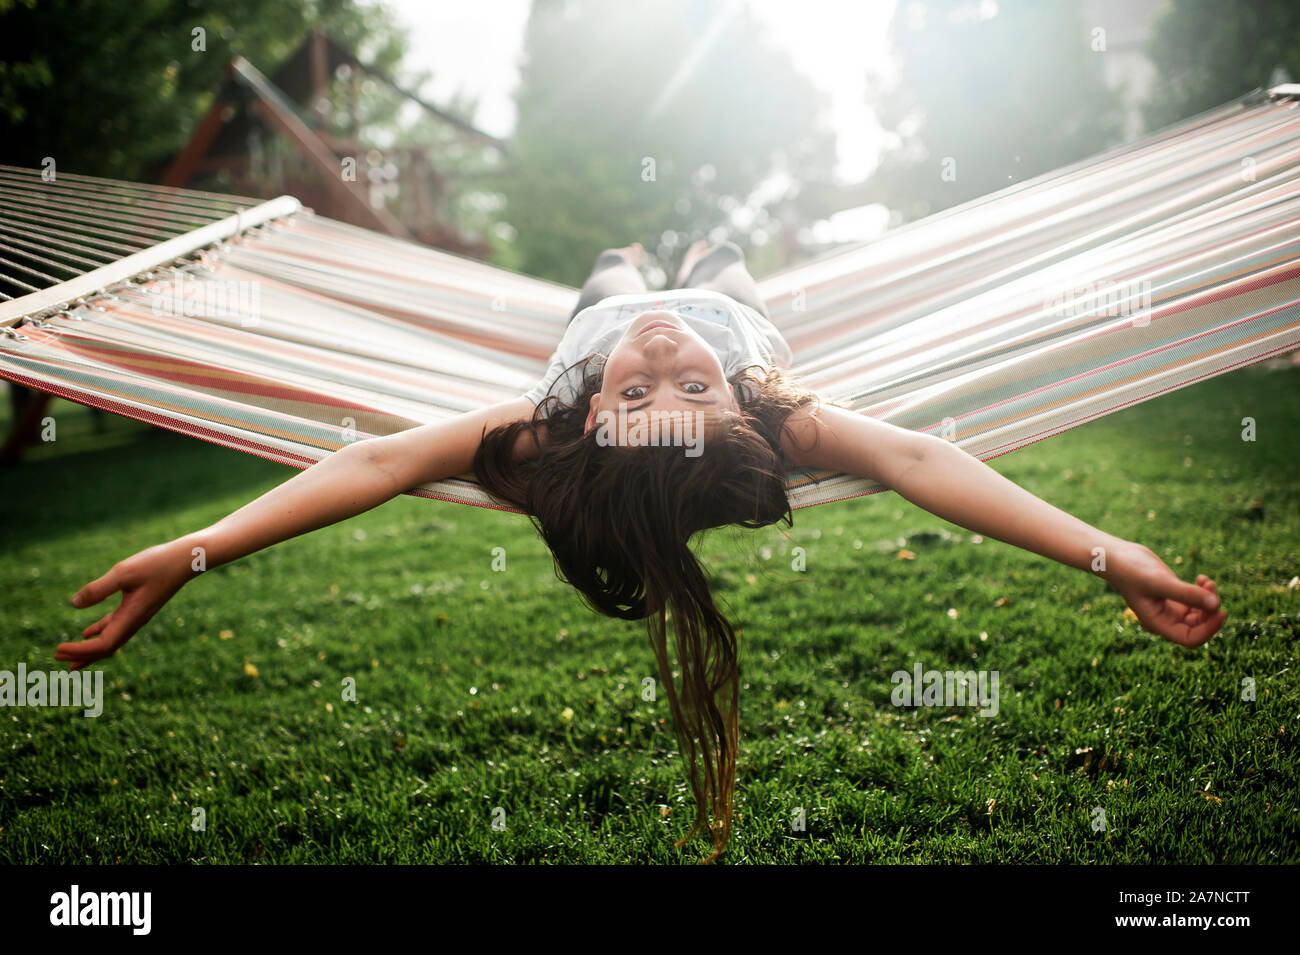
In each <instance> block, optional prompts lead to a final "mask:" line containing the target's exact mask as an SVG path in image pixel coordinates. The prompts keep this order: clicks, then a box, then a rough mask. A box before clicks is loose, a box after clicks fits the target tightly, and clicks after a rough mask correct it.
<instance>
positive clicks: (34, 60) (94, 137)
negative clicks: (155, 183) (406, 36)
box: [0, 0, 403, 179]
mask: <svg viewBox="0 0 1300 955" xmlns="http://www.w3.org/2000/svg"><path fill="white" fill-rule="evenodd" d="M314 26H320V27H323V28H324V29H326V30H327V31H328V32H330V33H332V34H333V35H334V36H336V37H337V38H338V39H339V40H340V41H342V42H344V43H346V44H349V45H351V46H352V47H353V48H354V49H358V50H359V51H360V52H363V53H364V58H366V59H368V60H369V61H371V62H374V63H376V65H379V66H382V67H391V66H393V65H394V64H396V62H397V61H398V60H399V59H400V58H401V55H402V52H403V37H402V35H401V34H400V32H398V31H397V30H396V29H395V28H394V27H393V26H392V25H391V23H390V21H389V19H388V14H387V13H385V12H384V11H383V9H382V8H378V7H369V6H366V7H362V6H360V5H359V4H358V3H357V2H356V0H186V2H174V0H40V2H37V0H0V142H3V143H4V153H3V160H4V161H5V162H7V163H10V164H14V165H21V166H33V167H35V166H40V165H41V161H42V160H43V159H44V157H46V156H52V157H54V158H55V160H56V162H57V163H58V164H59V168H61V169H65V170H67V171H70V172H77V173H82V174H89V175H101V176H111V177H118V178H126V179H139V178H142V173H143V170H145V169H146V168H148V167H149V166H150V165H151V164H154V163H157V162H159V161H161V160H162V159H163V158H165V157H167V156H169V155H171V154H172V153H174V152H175V151H176V150H178V149H179V148H181V147H182V146H183V145H184V144H185V142H186V141H187V140H188V139H189V137H190V136H191V135H192V133H193V130H194V127H195V124H196V123H197V122H198V120H199V119H200V118H201V116H202V114H203V111H204V110H205V109H206V108H207V106H208V105H209V103H210V102H211V99H212V96H213V95H214V94H215V92H216V90H217V89H218V88H219V86H220V85H221V82H222V80H223V79H224V72H223V70H224V66H225V63H226V61H227V60H228V59H229V58H230V56H231V55H232V54H235V53H239V54H241V55H243V56H244V57H245V58H246V59H248V60H249V62H251V63H253V64H254V65H255V66H257V67H259V68H260V69H262V70H263V72H269V71H270V70H271V68H272V67H273V66H274V65H275V64H278V63H279V62H280V61H281V60H282V59H283V58H284V57H285V56H287V55H288V54H289V53H290V52H292V50H293V49H294V48H295V47H296V46H297V45H298V44H299V43H300V42H301V41H302V39H303V37H304V36H305V35H306V32H307V31H308V30H309V29H310V28H311V27H314ZM196 29H202V30H203V34H202V41H203V43H202V45H203V46H204V47H205V49H203V50H198V49H195V47H196V45H198V44H197V42H196V34H195V33H194V31H195V30H196Z"/></svg>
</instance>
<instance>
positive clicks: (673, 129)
mask: <svg viewBox="0 0 1300 955" xmlns="http://www.w3.org/2000/svg"><path fill="white" fill-rule="evenodd" d="M1297 62H1300V4H1295V3H1294V2H1291V0H1252V2H1249V3H1246V2H1235V3H1232V2H1221V0H1054V2H1050V3H1044V2H1035V0H926V2H911V0H897V2H895V0H869V2H844V0H801V2H797V3H796V2H789V0H660V2H656V3H655V4H653V5H652V6H651V5H643V4H628V3H618V2H613V0H475V2H473V3H465V2H461V0H456V2H451V0H447V2H443V0H436V2H427V0H388V2H385V3H372V2H366V0H185V2H181V0H175V2H161V0H153V2H141V0H41V2H36V0H0V143H3V146H2V147H0V161H2V162H3V163H6V164H10V165H19V166H29V167H37V166H40V165H41V164H42V162H43V161H45V160H46V158H47V157H52V158H54V159H55V160H56V161H57V163H58V169H59V170H61V171H65V172H73V173H80V174H89V175H99V176H109V177H118V178H125V179H132V180H140V181H148V182H156V183H166V184H169V185H177V186H188V187H191V188H201V189H208V190H214V191H219V192H235V193H240V194H244V195H250V196H263V197H273V196H277V195H281V194H285V193H288V194H292V195H295V196H297V197H299V198H300V199H302V200H303V201H304V202H305V203H306V204H307V205H310V206H312V207H313V208H315V209H316V210H317V211H318V212H320V213H322V214H324V215H328V216H332V217H335V218H340V219H344V220H346V221H350V222H354V223H356V224H358V225H363V226H365V227H367V228H372V229H379V230H380V231H387V232H390V233H392V234H395V235H401V236H404V237H408V238H411V239H413V240H415V241H418V242H423V243H427V244H429V245H432V246H435V247H438V248H443V249H447V250H450V251H453V252H456V253H458V254H462V255H469V256H473V257H475V258H480V259H483V260H487V261H490V262H492V263H493V264H496V265H499V266H503V267H506V268H512V269H516V270H520V271H523V272H527V273H530V274H533V275H537V276H540V277H544V278H548V279H553V280H556V281H559V282H563V283H566V284H570V285H577V284H580V283H581V281H582V279H583V277H584V276H585V274H586V271H587V269H588V267H589V266H590V263H591V261H592V259H593V258H594V257H595V255H596V254H597V253H598V252H599V251H600V250H601V249H603V248H606V247H609V246H614V245H625V244H627V243H630V242H633V241H640V242H641V243H642V244H643V245H645V247H646V248H647V250H648V251H649V252H650V253H651V255H652V258H651V261H650V262H649V269H648V271H649V273H650V278H651V281H652V284H653V282H654V280H655V279H656V278H657V279H658V280H659V281H660V282H662V281H663V278H664V276H665V275H666V274H672V272H673V271H674V270H675V268H676V263H677V262H678V261H679V260H680V256H681V255H682V253H683V252H684V251H685V248H686V247H687V246H688V245H689V244H690V243H691V242H692V241H693V240H694V239H697V238H708V239H710V240H713V241H718V240H720V239H724V238H725V239H731V240H733V241H735V242H737V243H738V244H740V245H741V246H742V247H743V248H744V249H745V250H746V252H747V254H748V255H749V259H750V265H751V269H752V270H753V272H754V273H755V274H756V275H759V276H761V275H763V274H765V273H768V272H771V271H773V270H775V269H778V268H781V267H784V266H787V265H792V264H795V263H797V262H799V261H802V260H805V259H807V258H808V257H810V256H812V255H816V254H819V253H821V252H824V251H826V250H828V249H833V248H835V247H837V246H840V245H843V244H846V243H855V242H861V241H863V240H867V239H871V238H874V237H877V236H879V235H881V234H882V233H884V232H885V231H887V230H888V229H890V228H893V227H896V226H898V225H900V224H902V223H905V222H908V221H910V220H913V219H916V218H919V217H922V216H925V215H928V214H931V213H935V212H939V211H941V210H943V209H945V208H948V207H950V206H953V205H955V204H957V203H961V202H963V201H966V200H969V199H971V198H973V197H976V196H980V195H983V194H985V193H988V192H991V191H994V190H997V189H999V188H1002V187H1005V186H1008V185H1012V184H1014V183H1016V182H1020V181H1022V180H1025V179H1028V178H1031V177H1034V176H1036V175H1038V174H1040V173H1043V172H1047V171H1049V170H1052V169H1055V168H1058V167H1061V166H1063V165H1066V164H1068V163H1070V162H1072V161H1074V160H1078V159H1081V158H1083V157H1086V156H1089V155H1092V154H1095V153H1097V152H1100V151H1102V150H1105V149H1106V148H1108V147H1111V146H1113V145H1115V144H1118V143H1121V142H1124V141H1126V140H1130V139H1133V138H1135V137H1137V136H1140V135H1142V134H1143V133H1145V132H1148V131H1151V130H1153V129H1156V128H1159V127H1161V126H1164V125H1166V124H1169V123H1172V122H1175V121H1177V120H1180V119H1182V118H1185V117H1187V116H1190V115H1193V114H1195V113H1197V112H1200V111H1202V110H1205V109H1208V108H1211V107H1214V106H1217V105H1219V104H1221V103H1223V102H1226V101H1228V100H1231V99H1233V98H1234V97H1236V96H1239V95H1241V94H1243V93H1246V92H1248V91H1249V90H1251V89H1253V88H1256V87H1260V86H1270V85H1276V84H1277V83H1279V82H1286V81H1289V80H1290V79H1291V77H1290V76H1288V75H1287V73H1286V70H1285V65H1286V64H1292V65H1294V64H1295V63H1297ZM349 164H350V165H349ZM349 169H350V171H351V176H352V178H349V176H348V170H349ZM341 170H342V173H341ZM353 178H354V179H355V182H353V181H352V179H353Z"/></svg>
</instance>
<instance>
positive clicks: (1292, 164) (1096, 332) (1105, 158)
mask: <svg viewBox="0 0 1300 955" xmlns="http://www.w3.org/2000/svg"><path fill="white" fill-rule="evenodd" d="M1297 94H1300V87H1297V86H1287V87H1278V88H1276V89H1274V90H1272V91H1269V92H1268V93H1264V92H1261V91H1257V92H1256V93H1254V94H1251V95H1250V96H1247V97H1245V98H1243V99H1242V100H1240V101H1238V102H1234V103H1231V104H1228V105H1226V106H1223V107H1220V108H1218V109H1215V110H1212V111H1210V112H1207V113H1205V114H1202V115H1200V116H1197V117H1194V118H1192V119H1189V120H1187V121H1185V122H1183V123H1180V124H1178V125H1176V126H1173V127H1170V128H1168V129H1166V130H1163V131H1160V132H1158V133H1156V134H1154V135H1151V136H1149V137H1147V138H1145V139H1142V140H1139V141H1137V142H1134V143H1132V144H1128V145H1125V146H1122V147H1119V148H1116V149H1113V150H1111V151H1109V152H1106V153H1103V154H1101V155H1099V156H1097V157H1094V158H1092V159H1089V160H1086V161H1084V162H1080V163H1076V164H1075V165H1072V166H1069V167H1067V168H1065V169H1062V170H1059V171H1057V172H1054V173H1051V174H1048V175H1044V176H1041V177H1039V178H1037V179H1033V180H1030V181H1027V182H1025V183H1022V184H1019V185H1016V186H1013V187H1011V188H1008V189H1005V190H1002V191H1001V192H998V193H995V194H993V195H990V196H987V197H984V198H982V199H978V200H975V201H973V202H969V203H966V204H964V205H962V206H959V207H957V208H954V209H951V210H948V211H946V212H943V213H940V214H938V215H934V216H930V217H929V218H927V219H924V220H921V221H919V222H915V223H912V224H910V225H908V226H905V227H903V228H900V229H898V230H896V231H894V232H891V233H889V234H888V235H886V236H885V237H884V238H882V239H880V240H878V241H875V242H871V243H866V244H863V245H860V246H856V247H853V248H849V249H847V250H841V251H836V252H833V253H831V254H828V255H825V256H822V257H820V258H817V259H814V260H812V261H811V262H808V263H805V264H803V265H799V266H796V267H794V268H790V269H787V270H784V271H782V272H779V273H776V274H774V275H770V276H768V277H766V278H764V279H762V280H761V281H760V282H759V288H760V291H761V292H762V294H763V296H764V299H765V300H766V302H767V303H768V307H769V311H770V313H771V317H772V321H773V322H774V323H775V324H776V326H777V327H778V328H780V329H781V331H782V332H783V333H784V334H785V336H786V338H787V339H788V341H789V343H790V346H791V348H792V350H793V352H794V356H795V368H794V371H795V373H796V374H797V375H798V376H799V378H800V379H801V381H802V382H803V383H804V384H806V385H807V386H808V387H810V388H813V389H814V390H816V391H818V392H819V393H820V394H821V395H822V396H823V397H824V398H825V399H828V400H831V401H834V402H835V403H836V404H839V405H841V406H843V407H847V408H851V409H853V410H856V411H859V412H861V413H863V414H869V415H872V416H874V417H877V418H880V419H883V420H885V421H888V422H891V423H893V424H896V425H899V426H901V427H906V428H911V429H915V430H919V431H927V432H931V433H936V434H941V435H943V436H945V437H947V438H949V439H951V440H953V441H955V442H956V443H957V444H958V445H960V446H961V447H963V448H964V449H966V450H967V451H969V452H970V453H971V454H974V455H976V456H977V457H979V458H982V459H985V460H988V459H990V458H994V457H997V456H998V455H1001V454H1005V453H1007V452H1009V451H1013V450H1015V449H1017V448H1021V447H1024V446H1025V445H1027V444H1030V443H1032V442H1035V441H1039V440H1041V439H1043V438H1045V437H1048V436H1050V435H1053V434H1057V433H1059V432H1061V431H1064V430H1066V429H1069V428H1073V427H1075V426H1077V425H1080V424H1083V423H1085V422H1088V421H1091V420H1093V419H1095V418H1098V417H1100V416H1102V415H1105V414H1109V413H1110V412H1112V411H1116V410H1119V409H1121V408H1125V407H1128V406H1129V405H1133V404H1136V403H1138V402H1141V401H1145V400H1146V399H1149V398H1153V397H1155V396H1157V395H1161V394H1164V393H1166V392H1169V391H1172V390H1174V389H1177V388H1182V387H1185V386H1187V385H1190V384H1193V383H1195V382H1197V381H1201V380H1203V379H1206V378H1209V377H1211V376H1213V375H1218V374H1222V373H1224V372H1228V371H1231V370H1233V369H1236V368H1240V367H1243V366H1245V365H1249V364H1251V363H1254V362H1258V361H1261V360H1263V359H1265V358H1267V357H1269V356H1271V355H1276V354H1279V353H1282V352H1286V351H1290V350H1292V349H1295V348H1296V347H1297V346H1300V228H1297V225H1298V224H1300V108H1297V106H1298V103H1297ZM0 283H5V284H0V289H4V290H5V291H0V298H2V299H6V301H0V376H2V377H4V378H7V379H9V380H11V381H15V382H19V383H21V384H24V385H28V386H30V387H33V388H36V389H40V390H43V391H46V392H50V393H52V394H56V395H61V396H63V397H65V398H68V399H70V400H72V401H76V402H80V403H82V404H86V405H92V406H96V407H99V408H103V409H106V410H108V411H112V412H114V413H117V414H121V415H125V416H128V417H131V418H136V419H139V420H142V421H148V422H151V423H153V424H157V425H160V426H162V427H164V428H168V429H171V430H174V431H178V432H180V433H182V434H187V435H192V436H194V437H197V438H202V439H204V440H206V441H210V442H213V443H215V444H220V445H223V446H225V447H229V448H235V449H238V450H240V451H245V452H248V453H251V454H256V455H259V456H261V457H264V458H267V459H269V460H273V461H279V462H281V463H283V464H288V465H292V466H294V467H298V468H306V467H309V466H310V465H311V464H313V463H315V462H316V461H319V460H321V459H322V458H324V457H326V456H327V455H328V454H330V453H331V452H332V451H335V450H337V449H339V448H340V447H343V446H344V445H345V444H347V443H349V442H351V441H354V440H357V439H360V438H366V437H369V436H373V435H383V434H390V433H392V432H395V431H401V430H404V429H407V428H411V427H415V426H417V425H420V424H424V423H428V422H432V421H437V420H440V419H443V418H446V417H448V416H452V415H456V414H458V413H461V412H464V411H468V410H472V409H475V408H479V407H482V406H484V405H487V404H491V403H495V402H499V401H503V400H507V399H510V398H516V397H518V396H519V395H520V394H522V393H523V392H524V391H526V390H527V389H528V388H529V387H530V386H531V385H532V384H533V383H534V382H535V381H536V380H537V379H538V378H540V377H541V375H542V373H543V372H544V370H545V368H546V363H547V359H548V358H549V356H550V354H551V351H552V349H553V348H554V346H555V344H556V343H557V342H558V341H559V339H560V336H561V334H562V333H563V330H564V327H565V324H566V322H567V319H568V314H569V311H570V310H571V309H572V307H573V303H574V302H575V301H576V295H577V293H576V291H575V290H574V289H571V288H568V287H565V286H563V285H559V284H555V283H551V282H546V281H541V280H539V279H535V278H531V277H529V276H525V275H521V274H518V273H514V272H510V271H507V270H503V269H500V268H495V267H492V266H489V265H485V264H483V263H481V262H477V261H473V260H469V259H465V258H460V257H457V256H454V255H450V254H447V253H443V252H439V251H436V250H433V249H429V248H426V247H423V246H419V245H415V244H412V243H408V242H405V241H402V240H398V239H393V238H389V237H386V236H382V235H378V234H375V233H372V232H368V231H366V230H363V229H359V228H356V227H353V226H349V225H345V224H342V223H339V222H335V221H331V220H329V219H325V218H323V217H320V216H316V215H313V214H312V213H311V212H310V211H308V210H305V209H302V208H301V207H300V206H299V204H298V202H297V201H296V200H293V199H290V198H287V197H286V198H281V199H277V200H273V201H271V202H265V203H260V202H258V201H257V200H251V199H240V198H236V197H230V196H217V195H213V194H209V193H201V192H195V191H192V190H179V189H167V188H162V187H156V186H144V185H138V184H129V183H123V182H115V181H111V180H105V179H96V178H91V177H86V176H71V175H65V174H62V173H61V174H59V176H58V179H57V181H55V182H45V181H43V180H42V178H41V176H40V173H39V171H37V170H25V169H17V168H13V167H4V166H0ZM14 291H17V292H18V293H19V294H9V293H12V292H14ZM787 483H788V487H789V491H790V499H791V504H792V505H793V506H794V507H796V508H802V507H808V506H810V505H814V504H820V503H823V502H827V501H834V500H842V499H845V498H851V497H857V496H861V495H864V494H869V493H873V492H874V491H878V490H880V487H879V486H878V485H876V484H873V483H872V482H870V481H866V480H862V479H859V478H855V477H852V476H848V475H842V474H831V473H827V472H799V473H794V472H792V473H791V474H790V475H789V479H788V482H787ZM408 493H411V494H415V495H418V496H422V497H428V498H435V499H439V500H447V501H457V502H461V503H466V504H474V505H479V506H484V507H495V508H500V509H504V510H513V508H508V507H502V504H501V502H499V501H497V500H496V499H495V498H493V497H491V496H490V495H489V494H487V493H486V492H485V491H484V490H483V489H482V488H481V487H480V486H479V485H478V484H477V483H476V482H475V481H474V480H473V479H472V476H469V475H465V476H461V477H457V478H454V479H450V480H446V481H439V482H436V483H430V484H427V485H424V486H421V487H419V488H415V489H412V490H411V491H409V492H408Z"/></svg>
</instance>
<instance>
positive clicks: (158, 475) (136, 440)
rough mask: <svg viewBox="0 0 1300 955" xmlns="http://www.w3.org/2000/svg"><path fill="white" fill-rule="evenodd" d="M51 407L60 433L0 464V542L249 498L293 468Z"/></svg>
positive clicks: (66, 405) (80, 410)
mask: <svg viewBox="0 0 1300 955" xmlns="http://www.w3.org/2000/svg"><path fill="white" fill-rule="evenodd" d="M52 412H53V414H54V415H55V417H56V420H57V423H58V431H57V435H58V440H56V441H53V442H48V443H38V444H36V445H33V446H32V447H29V448H28V449H27V450H26V452H25V453H24V456H23V460H22V461H20V462H19V463H18V464H17V465H14V466H11V467H6V468H0V497H2V498H3V500H4V501H5V502H6V506H5V507H3V508H0V539H4V540H14V539H16V538H21V539H22V540H24V541H26V542H37V541H43V540H49V539H55V538H60V537H64V536H68V535H78V534H84V533H87V532H89V531H93V530H95V529H97V528H99V527H101V526H105V525H112V524H115V523H117V522H122V521H131V520H133V519H135V518H139V517H146V516H149V515H156V514H158V513H161V512H171V511H175V512H179V511H181V510H184V509H186V508H187V507H189V506H192V505H201V504H203V503H204V502H205V501H212V500H229V498H230V497H231V496H232V495H234V496H237V497H245V498H247V499H248V500H252V499H253V498H255V497H257V496H258V495H259V494H261V493H262V492H263V491H265V490H269V489H270V488H271V487H273V486H275V485H276V484H279V483H282V482H284V481H287V480H288V479H289V478H291V477H293V475H294V474H295V473H297V472H296V471H295V470H294V469H292V468H289V467H286V466H284V465H280V464H276V463H274V462H272V461H266V460H264V459H262V458H258V457H256V456H254V455H251V454H245V453H243V452H239V451H233V450H230V449H228V448H222V447H220V446H218V445H214V444H212V443H210V442H207V441H203V440H196V439H194V438H190V437H188V436H185V435H181V434H178V433H176V432H173V431H167V430H164V429H162V428H155V427H153V426H151V425H148V424H145V423H143V422H139V421H135V420H133V419H127V418H122V417H119V416H116V415H107V416H105V418H106V420H105V422H104V424H103V425H101V427H100V428H98V429H97V428H96V426H95V423H94V419H93V416H92V415H91V414H90V413H89V411H88V409H86V408H84V407H83V406H81V405H74V404H72V403H71V402H65V401H60V402H57V403H56V406H55V407H54V408H52ZM216 516H218V517H219V516H221V515H216Z"/></svg>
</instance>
